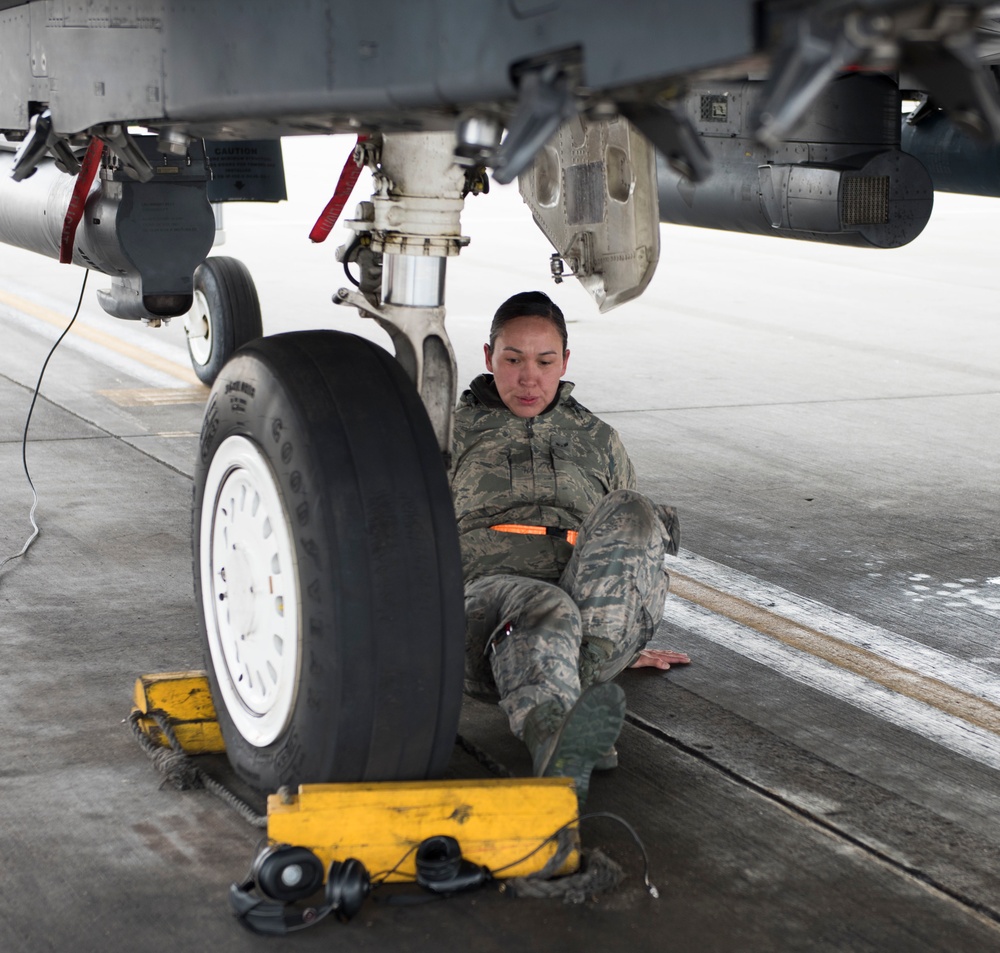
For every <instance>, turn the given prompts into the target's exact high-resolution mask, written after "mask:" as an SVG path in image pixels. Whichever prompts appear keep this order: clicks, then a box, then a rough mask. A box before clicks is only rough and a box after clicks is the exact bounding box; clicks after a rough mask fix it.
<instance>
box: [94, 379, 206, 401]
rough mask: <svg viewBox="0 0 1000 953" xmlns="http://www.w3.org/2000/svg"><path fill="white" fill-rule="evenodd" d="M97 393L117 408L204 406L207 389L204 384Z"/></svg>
mask: <svg viewBox="0 0 1000 953" xmlns="http://www.w3.org/2000/svg"><path fill="white" fill-rule="evenodd" d="M97 393H98V394H100V395H101V396H102V397H107V398H108V400H110V401H111V402H112V403H113V404H117V405H118V406H119V407H144V406H147V407H148V406H156V407H163V406H165V405H166V404H204V403H205V399H206V397H207V396H208V388H207V387H206V386H205V385H204V384H200V385H199V386H198V387H131V388H119V389H116V390H99V391H98V392H97Z"/></svg>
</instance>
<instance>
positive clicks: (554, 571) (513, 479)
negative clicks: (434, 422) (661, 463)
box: [450, 374, 636, 582]
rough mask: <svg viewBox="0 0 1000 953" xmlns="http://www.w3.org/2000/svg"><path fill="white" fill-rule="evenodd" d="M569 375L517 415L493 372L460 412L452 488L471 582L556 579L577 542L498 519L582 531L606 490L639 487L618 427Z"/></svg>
mask: <svg viewBox="0 0 1000 953" xmlns="http://www.w3.org/2000/svg"><path fill="white" fill-rule="evenodd" d="M572 390H573V384H572V383H570V382H569V381H563V382H562V383H561V384H560V385H559V393H558V395H557V397H556V400H555V402H554V403H553V405H552V406H551V407H549V408H548V409H546V410H545V411H543V412H542V413H541V414H539V415H538V416H537V417H528V418H522V417H518V416H516V415H515V414H512V413H511V412H510V411H509V410H508V409H507V407H506V406H505V405H504V404H503V402H502V401H501V400H500V395H499V394H498V393H497V389H496V385H495V384H494V382H493V376H492V375H491V374H481V375H480V376H479V377H477V378H476V379H475V380H474V381H473V382H472V383H471V385H470V386H469V389H468V390H467V391H465V393H464V394H462V397H461V400H460V401H459V405H458V409H457V411H456V413H455V438H454V443H453V445H452V451H453V452H452V471H451V475H450V476H451V489H452V495H453V497H454V500H455V512H456V515H457V517H458V531H459V537H460V540H461V545H462V565H463V571H464V574H465V581H466V582H469V581H470V580H472V579H476V578H478V577H479V576H485V575H490V574H493V573H516V574H517V575H522V576H531V577H533V578H535V579H546V580H553V581H554V580H556V579H558V578H559V576H560V574H561V573H562V570H563V568H564V567H565V565H566V563H567V561H568V560H569V557H570V555H571V553H572V547H571V546H570V544H569V543H567V542H566V541H565V540H562V539H559V538H557V537H553V536H522V535H517V534H513V533H505V532H498V531H497V530H492V529H490V527H491V526H493V525H495V524H498V523H519V524H527V525H531V526H554V527H559V528H561V529H576V528H577V527H578V526H579V525H580V523H582V522H583V519H584V517H585V516H586V515H587V514H588V513H589V512H590V511H591V510H592V509H593V508H594V506H595V505H596V504H597V503H598V501H599V500H600V499H601V498H602V497H603V496H604V495H605V494H607V493H609V492H611V491H612V490H617V489H634V488H635V484H636V478H635V470H634V469H633V468H632V463H631V461H630V460H629V458H628V454H627V453H626V452H625V448H624V446H622V442H621V439H620V438H619V436H618V434H617V433H616V432H615V430H614V428H612V427H610V426H609V425H608V424H606V423H604V421H603V420H601V419H599V418H598V417H595V416H594V415H593V414H592V413H591V412H590V411H589V410H587V408H586V407H584V406H583V405H582V404H580V403H579V402H577V401H576V400H575V399H574V398H573V397H571V396H570V392H571V391H572Z"/></svg>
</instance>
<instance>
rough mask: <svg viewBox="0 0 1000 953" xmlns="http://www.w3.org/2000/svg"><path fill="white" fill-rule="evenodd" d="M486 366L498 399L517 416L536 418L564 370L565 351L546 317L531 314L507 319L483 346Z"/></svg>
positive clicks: (551, 395) (549, 399) (553, 392)
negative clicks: (492, 337) (489, 342)
mask: <svg viewBox="0 0 1000 953" xmlns="http://www.w3.org/2000/svg"><path fill="white" fill-rule="evenodd" d="M484 350H485V352H486V369H487V370H488V371H492V373H493V376H494V378H495V379H496V385H497V391H499V393H500V399H501V400H502V401H503V402H504V404H506V405H507V407H508V408H509V409H510V411H511V413H513V414H516V415H517V416H518V417H536V416H537V415H538V414H540V413H541V412H542V411H543V410H545V408H546V407H548V406H549V404H551V403H552V401H553V399H554V398H555V396H556V391H557V390H558V389H559V381H560V379H561V378H562V376H563V374H565V373H566V364H567V362H568V361H569V350H566V351H563V345H562V338H561V337H560V336H559V331H558V329H557V328H556V326H555V325H554V324H553V323H552V322H551V321H550V320H549V319H548V318H542V317H537V316H534V315H526V316H525V317H522V318H514V319H513V320H511V321H508V322H507V323H506V324H505V325H504V326H503V328H502V329H501V330H500V333H499V334H498V335H497V339H496V341H495V342H494V344H493V353H492V354H491V353H490V346H489V345H488V344H486V345H484Z"/></svg>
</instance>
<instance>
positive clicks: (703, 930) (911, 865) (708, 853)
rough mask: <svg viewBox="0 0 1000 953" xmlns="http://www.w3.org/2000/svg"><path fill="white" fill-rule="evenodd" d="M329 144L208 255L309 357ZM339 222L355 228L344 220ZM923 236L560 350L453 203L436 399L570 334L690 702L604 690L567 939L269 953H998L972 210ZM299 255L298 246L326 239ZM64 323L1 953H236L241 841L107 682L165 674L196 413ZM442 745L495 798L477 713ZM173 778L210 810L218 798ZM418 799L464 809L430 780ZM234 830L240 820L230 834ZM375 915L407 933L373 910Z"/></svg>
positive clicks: (993, 568)
mask: <svg viewBox="0 0 1000 953" xmlns="http://www.w3.org/2000/svg"><path fill="white" fill-rule="evenodd" d="M348 147H349V144H347V143H345V142H344V140H342V139H333V140H329V141H324V142H321V143H319V142H292V143H287V144H286V160H287V163H288V167H289V190H290V201H289V203H287V204H285V205H282V206H278V207H256V206H244V207H231V208H227V243H226V245H225V246H223V247H222V248H220V249H218V250H217V251H218V252H219V253H224V254H231V255H235V256H236V257H239V258H241V259H243V260H244V261H245V262H246V263H247V264H248V266H249V267H250V268H251V271H252V272H253V274H254V277H255V279H256V280H257V283H258V287H259V290H260V293H261V299H262V304H263V307H264V318H265V331H266V332H267V333H274V332H276V331H281V330H291V329H294V328H306V327H324V326H329V327H338V328H347V329H350V330H356V331H358V332H359V333H364V334H366V335H368V336H371V337H373V338H376V339H379V340H383V341H384V340H385V338H384V335H382V333H381V332H380V331H378V329H377V328H374V327H373V326H371V325H370V324H368V323H366V322H364V321H362V320H361V319H358V318H356V317H354V316H352V315H350V314H347V313H343V312H341V311H338V310H337V309H335V308H334V307H333V306H332V305H331V304H329V296H330V294H331V293H332V291H333V290H335V289H336V288H337V287H338V286H339V285H340V284H343V283H344V282H343V279H342V274H341V272H340V270H339V267H340V266H339V265H337V264H336V263H335V262H333V255H332V252H333V249H332V248H330V247H327V246H312V245H310V244H309V243H308V241H307V240H306V238H305V235H306V234H307V232H308V228H309V226H310V225H311V224H312V219H313V218H314V217H315V216H316V215H317V214H318V213H319V211H320V210H321V209H322V207H323V204H324V203H325V201H326V199H327V198H328V197H329V193H330V191H332V186H333V182H334V180H335V178H336V173H337V172H338V171H339V166H340V165H341V164H342V162H343V157H344V156H345V155H346V153H347V150H348ZM363 195H364V192H363V185H361V186H359V188H358V190H357V193H356V198H361V197H363ZM937 206H938V207H937V208H936V210H935V214H934V216H933V218H932V220H931V224H930V225H929V226H928V228H927V230H926V232H925V233H924V235H922V236H921V237H920V238H919V239H917V241H916V242H914V243H913V244H912V245H911V246H909V247H907V248H905V249H900V250H896V251H891V252H884V251H883V252H879V251H867V252H866V251H861V250H856V249H842V248H832V247H823V246H816V245H804V244H800V243H791V242H783V241H777V240H773V241H772V240H769V239H763V238H751V237H746V236H739V235H729V234H722V233H714V232H703V231H697V230H692V229H682V228H674V227H669V226H665V227H663V229H662V233H661V237H662V249H661V260H660V265H659V269H658V272H657V275H656V277H655V278H654V280H653V282H652V284H651V285H650V287H649V289H648V290H647V291H646V293H645V294H644V295H643V297H642V298H640V299H639V300H638V301H636V302H634V303H632V304H629V305H627V306H625V307H623V308H621V309H619V310H618V311H615V312H612V313H610V314H608V315H603V316H601V315H598V314H597V313H596V310H595V309H594V308H593V306H592V305H591V304H590V302H589V299H587V298H586V296H585V295H584V294H583V292H582V291H581V290H580V289H579V287H577V286H576V285H575V284H574V283H572V282H571V281H568V282H566V283H565V284H563V285H561V286H558V287H555V286H551V285H550V283H549V279H548V278H547V258H548V254H549V249H548V248H547V246H546V245H545V242H544V240H543V239H542V238H541V236H540V235H538V234H536V233H535V232H534V231H533V229H532V226H531V223H530V217H529V216H528V214H527V212H526V211H525V210H524V209H523V208H522V207H521V206H520V203H519V201H518V199H517V196H516V193H514V192H512V191H511V190H509V189H506V190H505V189H494V192H493V193H491V194H490V195H488V196H484V197H479V198H477V199H474V200H472V199H470V200H469V202H467V212H466V215H465V218H464V225H465V228H466V231H467V232H468V234H470V236H471V237H472V244H471V245H470V247H469V248H468V249H467V250H466V251H465V252H463V255H462V256H461V257H460V258H459V259H458V260H457V261H454V262H451V263H450V264H449V285H448V302H447V303H448V309H449V318H448V327H449V330H450V332H451V334H452V336H453V339H454V341H455V346H456V351H457V353H458V357H459V363H460V373H461V379H462V380H463V381H465V380H467V379H469V378H471V376H473V375H474V374H475V373H477V372H478V371H479V369H480V367H481V362H482V356H481V354H482V351H481V345H482V341H483V339H484V337H485V329H486V326H487V324H488V320H489V316H490V314H491V313H492V311H493V310H494V308H495V307H496V305H497V304H498V303H499V301H501V300H502V299H503V298H504V297H506V296H507V295H508V294H510V293H512V292H513V291H516V290H522V289H524V288H533V287H539V288H543V289H547V290H550V291H551V293H552V294H553V296H554V297H555V298H556V299H557V300H558V301H559V303H560V304H561V305H562V306H563V308H564V309H565V310H566V312H567V315H568V317H569V318H570V348H571V350H572V355H571V359H570V366H569V372H568V375H567V376H568V377H569V378H570V379H572V380H575V381H576V382H577V390H576V392H575V393H576V395H577V396H578V397H579V399H580V400H581V401H582V402H583V403H584V404H586V405H587V406H589V407H590V408H591V409H592V410H594V411H595V412H597V413H599V414H601V415H602V416H603V417H605V418H606V419H607V420H608V421H609V422H611V423H612V424H613V425H614V426H616V427H617V428H618V429H619V431H620V432H621V434H622V436H623V439H624V440H625V443H626V446H627V447H628V449H629V451H630V453H631V455H632V457H633V460H634V462H635V464H636V467H637V470H638V472H639V475H640V482H641V485H642V488H643V489H644V490H646V491H647V492H648V493H649V494H650V495H652V496H654V497H655V498H657V499H660V500H662V501H664V502H669V503H672V504H674V505H676V506H677V507H678V508H679V510H680V513H681V518H682V529H683V534H682V546H683V550H682V553H681V554H680V556H679V557H677V558H676V559H675V560H673V561H672V562H671V566H670V570H671V573H672V576H673V585H672V595H671V597H670V598H669V599H668V603H667V609H666V613H665V619H664V622H663V624H662V625H661V628H660V630H659V632H658V635H657V641H658V643H659V644H662V645H664V646H670V647H675V648H679V649H682V650H684V651H687V652H689V653H690V654H691V656H692V664H691V665H690V666H686V667H683V668H680V667H678V668H675V669H673V670H671V671H670V672H667V673H652V672H649V671H637V672H628V673H626V674H625V675H624V676H623V677H622V680H621V681H622V684H623V686H624V687H625V689H626V692H627V695H628V704H629V717H628V724H627V726H626V729H625V731H624V733H623V737H622V739H621V742H620V744H619V750H620V753H621V766H620V767H619V768H618V769H617V770H616V771H614V772H611V773H608V774H606V775H601V776H598V777H596V778H595V780H594V782H593V784H592V793H591V798H590V801H589V802H588V805H587V806H588V809H591V810H595V811H611V812H615V813H617V814H619V815H621V816H622V817H624V818H626V819H627V820H628V821H629V822H631V823H632V824H633V825H634V826H635V828H636V830H637V832H638V834H639V836H640V837H641V838H642V841H643V843H644V844H645V846H646V849H647V850H648V851H649V855H650V876H651V879H652V881H653V882H654V883H655V884H656V885H657V887H658V888H659V892H660V899H659V900H654V899H652V898H651V897H650V896H649V895H648V894H647V893H646V891H645V890H644V889H643V885H642V869H643V868H642V863H641V858H640V855H639V853H638V851H637V849H636V848H635V846H634V844H633V843H632V841H631V839H630V838H629V837H628V835H627V834H626V833H625V832H624V830H623V829H622V828H621V827H620V826H619V825H617V824H616V823H614V822H613V821H611V820H608V819H606V818H594V819H591V820H587V821H584V822H583V840H584V846H585V847H587V848H589V849H600V850H601V851H603V852H604V853H606V854H607V855H609V856H611V857H612V858H613V859H614V860H616V861H617V862H618V863H620V864H621V865H622V866H623V867H624V869H625V872H626V879H625V881H624V883H623V884H622V885H621V886H620V887H619V888H618V889H617V890H616V891H615V892H612V893H609V894H603V895H601V896H599V897H596V898H592V899H589V900H587V901H586V902H584V903H582V904H580V905H567V904H563V903H561V902H560V901H558V900H527V899H520V900H512V899H510V898H509V897H508V896H505V895H503V894H501V893H500V892H498V891H497V890H496V889H495V887H490V888H487V889H484V890H481V891H478V892H476V893H473V894H469V895H465V896H459V897H454V898H451V899H449V900H446V901H443V902H436V903H429V904H423V905H415V906H413V905H396V904H392V903H387V902H385V896H386V895H387V894H388V893H390V891H378V892H376V895H375V897H374V898H372V899H371V900H369V901H368V902H367V904H366V905H365V907H364V908H363V910H362V913H361V914H360V915H359V916H358V917H356V918H355V919H354V920H352V921H351V922H350V923H349V924H346V925H344V924H338V923H335V922H332V921H327V922H324V923H322V924H319V925H317V926H316V927H315V928H314V929H312V930H309V931H306V932H303V933H300V934H297V935H296V937H295V938H294V939H291V940H287V941H285V942H286V943H294V944H295V945H296V946H297V947H300V948H302V949H320V948H323V949H325V948H328V947H329V946H330V945H334V944H338V943H340V944H350V948H352V949H359V950H389V949H393V950H403V951H410V950H413V951H418V950H419V951H422V950H431V949H435V950H439V949H442V948H443V949H454V948H467V949H472V950H484V951H488V950H492V949H500V948H510V947H512V946H513V947H517V948H520V949H523V950H539V951H542V950H545V951H552V950H554V951H561V950H567V951H568V950H579V949H587V950H589V949H595V950H625V949H628V950H632V951H637V953H638V951H647V950H648V951H654V950H656V951H659V950H662V949H671V950H677V951H685V953H686V951H691V953H701V951H741V953H742V951H762V953H763V951H775V950H779V951H848V950H849V951H867V950H871V951H876V950H877V951H885V950H893V951H944V950H948V951H961V953H966V951H969V953H972V951H988V950H995V949H997V948H998V944H1000V830H998V826H997V823H996V817H997V815H998V808H1000V785H998V778H1000V776H998V770H1000V652H998V649H997V636H996V631H997V622H998V617H1000V545H998V538H997V537H998V527H1000V502H998V497H997V487H998V485H1000V479H998V478H1000V441H998V439H997V423H996V421H997V420H998V419H1000V414H998V411H1000V358H998V355H1000V322H998V321H997V318H996V313H995V312H996V302H997V300H998V297H1000V295H998V290H1000V289H998V285H1000V278H998V277H997V271H996V268H995V265H994V261H995V255H996V250H997V248H998V247H1000V227H998V226H997V224H996V222H997V217H996V205H995V204H994V203H992V202H991V201H990V200H984V199H973V198H967V197H956V196H939V197H938V202H937ZM331 241H333V239H331ZM81 279H82V272H80V271H79V270H78V269H75V268H71V267H68V266H59V265H58V264H56V263H54V262H49V261H45V260H44V259H40V258H37V257H35V256H31V255H28V254H26V253H21V252H18V251H16V250H12V249H0V326H2V333H3V340H4V345H3V347H2V348H0V408H2V410H0V478H2V486H3V488H4V489H3V506H2V507H0V559H2V558H3V557H4V556H6V555H8V554H10V553H13V552H16V551H18V550H19V549H20V548H21V545H22V543H23V541H24V539H25V538H26V537H27V535H28V534H29V533H30V531H31V527H30V524H29V522H28V509H29V507H30V505H31V492H30V490H29V489H28V486H27V483H26V481H25V477H24V474H23V471H22V459H21V443H20V441H21V432H22V427H23V422H24V416H25V414H26V412H27V408H28V404H29V402H30V399H31V393H32V389H33V388H34V384H35V380H36V378H37V375H38V371H39V369H40V367H41V364H42V361H43V360H44V358H45V355H46V353H47V351H48V349H49V348H50V347H51V344H52V342H53V341H54V339H55V337H56V336H57V334H58V330H57V327H56V325H58V324H59V323H60V322H65V321H67V320H68V316H69V314H70V313H71V312H72V308H73V305H74V303H75V298H76V295H77V293H78V292H79V283H80V281H81ZM90 280H91V281H92V282H93V284H92V285H91V288H90V289H89V290H88V291H87V293H86V295H85V305H84V309H83V313H82V315H81V319H80V322H79V325H78V328H77V329H74V331H73V332H71V333H70V334H69V335H68V336H67V339H66V341H65V342H64V343H63V345H62V346H61V347H60V348H59V350H58V351H57V352H56V354H55V356H54V357H53V359H52V361H51V363H50V365H49V368H48V371H47V375H46V379H45V382H44V384H43V387H42V397H41V399H40V400H39V402H38V405H37V407H36V410H35V416H34V418H33V420H32V424H31V429H30V432H29V442H28V448H27V460H28V464H29V467H30V471H31V476H32V479H33V481H34V484H35V487H36V488H37V492H38V497H39V504H38V510H37V520H38V522H39V524H40V526H41V535H40V536H39V538H38V539H37V540H36V542H35V544H34V545H33V547H32V548H31V550H30V552H29V553H28V555H27V556H26V557H25V558H23V559H20V560H17V561H15V562H13V563H10V564H8V565H7V566H6V567H5V568H4V569H3V570H2V571H0V645H2V650H3V658H4V691H3V692H0V717H2V723H3V725H4V728H5V730H4V732H3V734H2V740H0V865H2V868H0V869H2V871H3V877H2V881H0V883H2V885H3V897H4V903H3V904H2V905H0V949H2V950H4V951H5V953H7V951H10V953H15V951H17V953H20V951H31V953H35V951H46V950H52V951H63V950H69V949H73V950H78V951H82V953H88V951H91V950H93V951H97V950H101V951H111V953H117V951H125V950H136V949H138V950H143V951H174V950H178V949H185V948H194V949H212V950H218V951H228V950H234V951H235V950H253V949H258V948H259V949H264V948H265V947H267V946H268V945H271V944H273V943H276V942H280V941H274V940H268V939H263V938H258V937H254V936H252V935H251V934H249V933H247V932H246V931H244V930H243V929H241V928H240V927H239V926H238V925H237V924H236V922H235V921H234V920H233V919H232V917H231V915H230V913H229V909H228V905H227V900H226V894H227V890H228V886H229V884H230V882H232V881H234V880H239V879H241V878H242V877H243V876H244V875H245V873H246V869H247V865H248V864H249V861H250V859H251V857H252V854H253V850H254V846H255V844H256V843H257V842H258V840H259V837H260V832H259V831H257V830H255V829H253V828H251V827H250V826H249V825H247V824H246V823H245V822H244V821H243V820H242V819H241V818H239V817H238V816H237V815H236V814H235V813H233V812H232V811H230V810H229V809H228V808H227V807H226V806H225V805H223V804H222V802H220V801H218V800H216V799H215V798H213V797H211V796H210V795H209V794H207V793H205V792H203V791H191V792H183V793H182V792H177V791H174V790H171V789H167V788H161V787H160V776H159V775H158V774H157V773H156V772H155V770H154V769H153V767H152V766H151V764H150V762H149V761H148V760H147V759H146V757H145V755H144V754H143V753H142V751H141V750H140V749H139V747H138V746H137V744H136V743H135V741H134V740H133V738H132V737H131V735H130V733H129V731H128V729H127V727H126V726H125V725H124V724H123V719H125V717H126V716H127V714H128V710H129V706H130V694H131V687H132V682H133V680H134V679H135V677H136V676H137V675H139V674H142V673H145V672H155V671H168V670H178V669H188V668H196V667H199V666H200V665H201V664H202V660H201V649H200V646H199V644H198V639H197V636H196V632H195V615H194V611H195V610H194V604H193V597H192V588H191V572H190V495H191V472H192V461H193V457H194V448H195V445H196V439H197V436H196V435H197V433H198V430H199V427H200V422H201V412H202V404H203V401H204V396H205V393H206V391H205V389H204V388H203V387H201V386H200V385H198V384H197V382H196V380H195V379H194V377H193V375H192V373H191V371H190V369H189V367H188V366H187V363H186V355H185V352H184V347H183V332H182V330H181V328H180V322H179V321H175V322H174V323H173V324H172V325H171V326H170V327H169V328H166V329H161V330H151V329H145V328H141V327H139V326H135V325H131V324H127V323H124V322H118V321H115V320H113V319H111V318H108V317H106V316H104V315H103V314H102V313H101V312H100V309H99V307H98V306H97V304H96V301H95V300H94V296H93V288H94V287H101V286H102V284H103V283H106V280H105V279H103V278H102V277H101V276H91V279H90ZM461 732H462V734H463V736H464V737H466V738H467V739H468V740H469V741H471V742H473V743H474V744H475V745H477V746H478V747H479V748H481V749H483V750H485V751H487V752H488V753H489V754H490V755H491V756H492V757H493V758H494V759H496V760H497V761H499V762H501V763H502V764H503V765H505V766H506V767H507V768H509V769H510V770H512V771H514V772H526V771H527V770H528V762H527V756H526V754H525V753H524V752H523V751H522V750H521V749H520V746H519V744H518V743H517V742H516V741H514V740H513V739H512V738H510V736H509V735H508V734H507V732H506V729H505V726H504V720H503V718H502V717H501V716H500V715H499V713H498V712H497V710H496V709H495V708H493V707H491V706H488V705H484V704H482V703H480V702H474V701H471V700H470V701H467V703H466V705H465V709H464V711H463V717H462V725H461ZM206 769H207V770H209V771H210V772H211V773H213V774H215V775H217V776H219V777H222V778H228V771H227V767H226V765H225V763H224V761H221V760H220V759H210V760H209V761H208V762H207V765H206ZM450 774H451V775H452V776H455V777H468V776H485V775H486V774H487V771H486V769H485V768H484V767H483V766H482V765H481V764H480V763H478V762H477V761H475V760H473V758H471V757H470V756H469V755H468V754H467V753H466V752H465V751H463V750H461V749H459V748H456V752H455V756H454V758H453V761H452V765H451V768H450ZM256 804H257V806H258V807H260V806H261V804H260V801H259V800H257V801H256ZM391 892H394V893H412V890H410V888H405V889H402V890H400V889H395V890H393V891H391Z"/></svg>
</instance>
